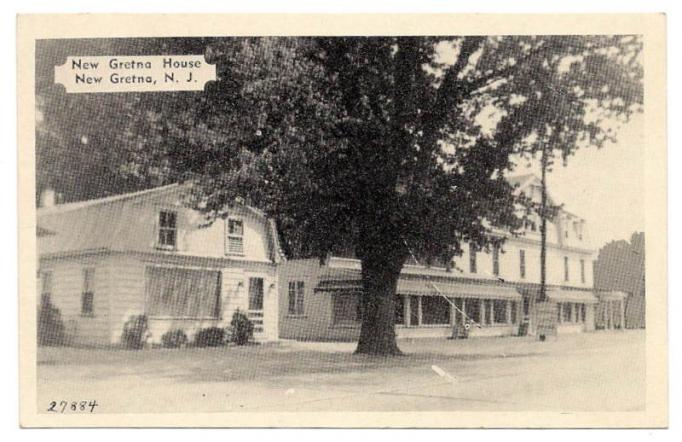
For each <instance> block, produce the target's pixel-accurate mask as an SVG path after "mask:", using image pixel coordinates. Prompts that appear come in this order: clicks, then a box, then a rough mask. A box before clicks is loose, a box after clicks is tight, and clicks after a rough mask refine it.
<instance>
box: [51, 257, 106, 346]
mask: <svg viewBox="0 0 682 442" xmlns="http://www.w3.org/2000/svg"><path fill="white" fill-rule="evenodd" d="M86 268H91V269H94V270H95V274H94V281H93V282H94V297H93V314H92V315H83V314H81V299H82V295H83V288H84V287H83V284H84V281H83V279H84V278H83V270H84V269H86ZM109 271H110V269H109V268H108V267H107V265H106V263H105V258H104V257H102V256H100V255H90V256H85V257H79V258H62V259H52V260H41V262H40V268H39V275H40V276H39V280H38V303H39V302H40V295H41V287H42V280H43V276H42V275H43V272H50V273H51V274H52V290H51V293H50V295H51V296H50V298H51V302H52V304H53V305H54V306H55V307H56V308H58V309H59V311H60V313H61V317H62V320H63V321H64V325H65V328H66V333H67V340H68V341H69V342H70V343H72V344H75V345H88V346H89V345H102V344H105V343H107V342H108V329H109V321H110V314H109V299H110V294H111V291H112V287H111V277H110V273H109Z"/></svg>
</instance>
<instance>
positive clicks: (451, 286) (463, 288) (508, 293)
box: [316, 278, 523, 301]
mask: <svg viewBox="0 0 682 442" xmlns="http://www.w3.org/2000/svg"><path fill="white" fill-rule="evenodd" d="M433 285H435V286H436V287H437V288H438V290H436V289H435V288H434V286H433ZM433 285H432V283H431V282H430V281H429V280H427V279H406V278H401V279H400V280H399V281H398V290H397V292H398V294H399V295H416V296H433V295H438V291H440V292H441V293H442V294H444V295H445V296H449V297H453V298H479V299H481V298H482V299H509V300H517V301H521V300H522V299H523V298H522V297H521V295H520V294H519V293H518V292H517V291H516V289H514V288H512V287H508V286H503V285H496V284H494V283H491V284H471V283H466V282H457V281H447V282H437V281H434V282H433ZM316 290H318V291H350V292H360V291H362V283H361V282H360V280H354V279H351V280H348V279H346V280H325V281H320V283H319V284H318V286H317V288H316Z"/></svg>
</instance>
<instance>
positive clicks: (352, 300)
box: [332, 293, 359, 323]
mask: <svg viewBox="0 0 682 442" xmlns="http://www.w3.org/2000/svg"><path fill="white" fill-rule="evenodd" d="M332 299H333V307H334V308H333V320H334V323H339V322H355V321H357V320H358V319H359V318H358V304H359V299H358V295H357V294H356V293H337V294H334V295H333V298H332Z"/></svg>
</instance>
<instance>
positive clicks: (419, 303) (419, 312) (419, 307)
mask: <svg viewBox="0 0 682 442" xmlns="http://www.w3.org/2000/svg"><path fill="white" fill-rule="evenodd" d="M417 325H422V297H421V296H417Z"/></svg>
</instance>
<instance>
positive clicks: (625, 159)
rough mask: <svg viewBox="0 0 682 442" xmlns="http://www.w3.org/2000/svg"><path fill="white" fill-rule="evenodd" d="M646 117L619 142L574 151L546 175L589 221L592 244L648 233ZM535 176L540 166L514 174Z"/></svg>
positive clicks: (559, 196) (567, 204)
mask: <svg viewBox="0 0 682 442" xmlns="http://www.w3.org/2000/svg"><path fill="white" fill-rule="evenodd" d="M643 120H644V118H643V117H642V115H641V114H636V115H635V116H634V117H633V118H632V119H631V120H630V122H629V123H627V124H626V125H624V126H623V127H622V128H621V130H620V132H619V133H618V141H617V142H616V143H609V144H605V145H604V147H602V148H601V149H596V148H585V149H580V150H578V151H576V154H575V155H574V156H572V157H570V158H569V159H568V161H567V164H566V166H565V167H564V166H563V165H562V164H561V162H558V164H556V165H555V166H554V170H553V171H552V172H551V173H549V174H548V175H547V188H548V191H549V193H550V194H551V195H552V197H553V198H554V199H555V200H556V201H557V202H558V203H563V204H564V208H565V209H566V210H568V211H569V212H571V213H574V214H576V215H578V216H580V217H582V218H584V219H585V220H586V222H587V229H588V236H589V241H590V243H591V244H592V245H593V246H594V247H595V248H600V247H602V246H603V245H604V244H606V243H607V242H609V241H612V240H618V239H626V240H629V239H630V235H632V233H633V232H635V231H640V232H643V231H644V183H643V179H644V122H643ZM531 172H532V173H536V174H537V175H538V176H540V167H539V162H538V161H535V162H533V163H532V164H531V165H530V167H528V165H527V164H525V163H524V164H523V165H521V164H520V165H518V166H517V168H516V170H515V171H514V175H521V174H525V173H531Z"/></svg>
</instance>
